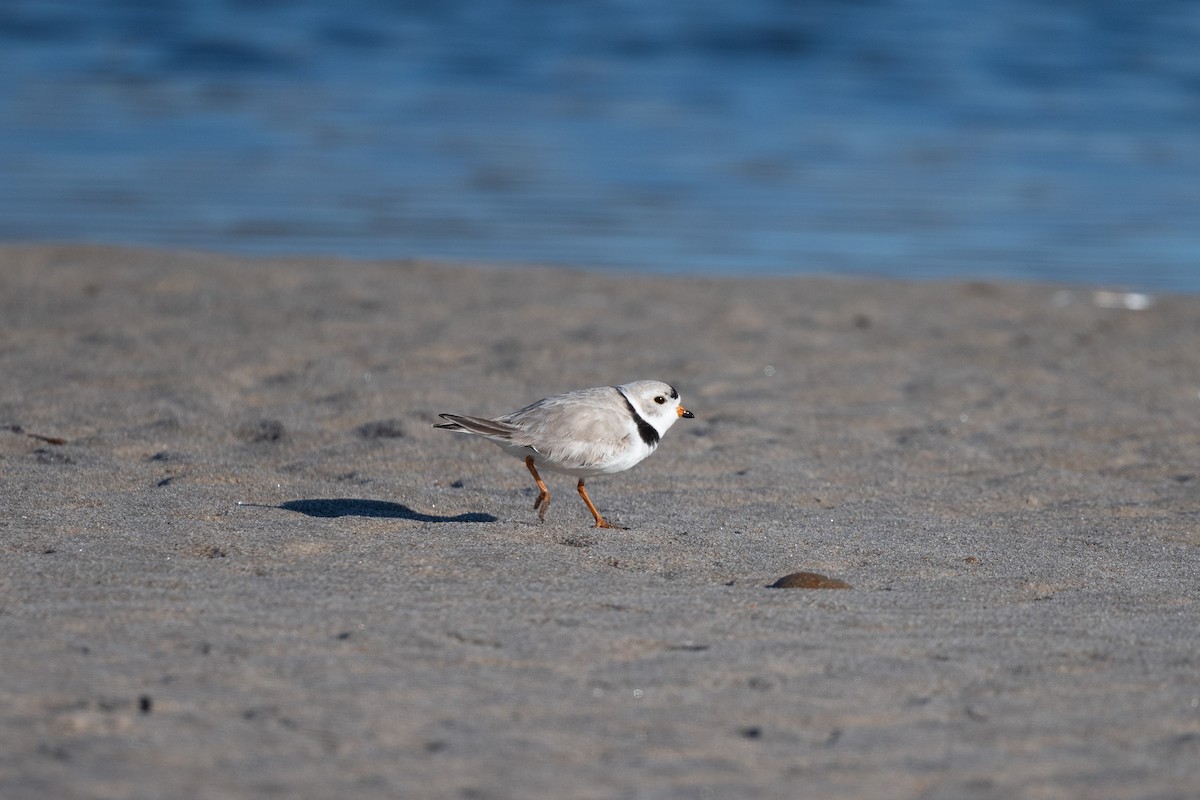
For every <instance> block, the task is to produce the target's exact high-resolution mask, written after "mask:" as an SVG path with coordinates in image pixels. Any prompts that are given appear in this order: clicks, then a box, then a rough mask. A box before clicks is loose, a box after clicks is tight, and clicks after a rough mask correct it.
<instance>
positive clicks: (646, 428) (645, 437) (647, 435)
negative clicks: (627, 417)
mask: <svg viewBox="0 0 1200 800" xmlns="http://www.w3.org/2000/svg"><path fill="white" fill-rule="evenodd" d="M617 393H618V394H620V395H621V398H622V399H624V401H625V407H626V408H628V409H629V413H630V414H632V415H633V421H634V422H635V423H637V429H638V436H641V437H642V441H643V442H645V443H646V444H647V446H649V447H657V446H658V440H659V438H660V437H659V435H658V431H657V430H655V429H654V426H653V425H651V424H650V423H649V422H646V420H644V419H642V415H641V414H639V413H638V412H637V409H636V408H634V407H633V403H631V402H629V398H628V397H625V393H624V392H622V391H621V390H620V389H618V390H617Z"/></svg>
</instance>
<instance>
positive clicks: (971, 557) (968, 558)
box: [963, 556, 979, 564]
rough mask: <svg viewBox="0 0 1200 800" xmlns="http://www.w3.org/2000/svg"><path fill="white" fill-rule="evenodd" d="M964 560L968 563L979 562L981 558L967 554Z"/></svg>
mask: <svg viewBox="0 0 1200 800" xmlns="http://www.w3.org/2000/svg"><path fill="white" fill-rule="evenodd" d="M963 562H964V563H967V564H978V563H979V559H978V558H976V557H975V556H967V557H966V558H964V559H963Z"/></svg>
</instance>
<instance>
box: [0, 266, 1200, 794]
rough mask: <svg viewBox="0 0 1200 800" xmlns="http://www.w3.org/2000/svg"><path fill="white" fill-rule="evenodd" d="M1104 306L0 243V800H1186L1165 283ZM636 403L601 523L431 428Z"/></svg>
mask: <svg viewBox="0 0 1200 800" xmlns="http://www.w3.org/2000/svg"><path fill="white" fill-rule="evenodd" d="M1110 288H1112V287H1100V286H1097V287H1088V286H1048V285H1035V284H1000V283H970V282H936V283H907V282H898V281H890V280H873V279H872V280H866V279H864V280H848V279H835V278H817V277H814V278H790V279H747V280H735V279H713V278H703V279H694V278H686V277H670V278H667V277H643V276H638V275H632V274H628V275H627V274H595V273H587V272H581V271H573V270H570V269H562V268H546V267H528V268H499V267H493V266H488V265H467V264H462V265H456V264H435V263H424V262H417V261H395V262H378V263H374V262H372V263H368V262H351V261H344V262H343V261H337V260H333V259H308V260H300V259H296V260H250V259H239V258H233V257H227V256H221V255H214V254H208V253H182V252H158V251H146V250H126V249H114V248H89V247H83V246H71V247H66V246H62V247H59V246H28V247H16V246H7V247H0V375H3V379H2V381H0V487H2V491H0V743H2V745H3V746H2V747H0V797H3V798H5V800H34V799H35V798H38V799H40V798H51V797H53V798H63V799H66V800H70V799H72V798H80V799H82V798H147V800H148V799H149V798H201V799H208V798H211V799H212V800H216V799H217V798H266V797H286V798H314V799H315V798H332V797H364V798H375V797H378V798H399V797H404V798H408V797H412V798H514V800H515V799H516V798H639V799H640V798H653V799H654V800H659V799H663V800H666V799H667V798H706V797H712V798H725V797H729V798H735V797H736V798H785V797H822V798H880V800H883V799H884V798H889V799H892V798H930V799H938V798H945V799H946V800H951V799H952V798H996V799H997V800H999V799H1000V798H1005V799H1009V798H1039V799H1041V798H1079V797H1088V798H1158V799H1159V800H1165V799H1167V798H1179V799H1180V800H1183V799H1184V798H1194V797H1196V796H1197V795H1198V794H1200V602H1198V586H1200V297H1179V296H1176V297H1172V296H1155V297H1153V298H1149V299H1148V302H1147V303H1146V304H1145V305H1146V307H1140V306H1141V305H1142V303H1140V302H1132V303H1129V302H1125V300H1124V299H1122V297H1121V296H1119V295H1109V294H1103V293H1100V294H1098V293H1097V290H1102V289H1110ZM1130 305H1132V306H1133V307H1132V308H1131V307H1127V306H1130ZM642 378H657V379H661V380H666V381H669V382H671V383H672V384H673V385H675V386H676V387H678V389H679V391H680V393H681V395H682V397H683V401H684V404H685V405H686V406H687V407H688V408H689V409H691V410H692V411H693V412H694V413H695V415H696V418H695V419H692V420H681V421H680V422H679V423H678V424H677V425H676V426H675V427H674V428H672V429H671V431H670V432H669V433H668V434H667V436H666V437H664V439H663V443H662V446H661V447H660V448H659V450H658V452H656V453H655V454H654V455H652V456H651V457H650V458H649V459H648V460H646V461H645V462H643V463H642V464H641V465H639V466H637V467H635V468H634V469H633V470H631V471H628V472H625V473H622V474H620V475H615V476H611V477H602V478H595V479H592V480H589V481H588V489H589V491H590V493H591V497H592V499H593V500H594V501H595V502H596V504H597V506H598V507H599V509H600V510H601V511H602V512H603V513H604V515H605V517H606V518H607V519H609V520H610V521H612V522H614V523H617V524H620V525H624V526H628V528H629V529H628V530H599V531H598V530H594V529H593V528H592V527H591V522H592V519H591V516H590V514H589V513H588V512H587V509H586V508H585V507H584V505H583V504H582V503H581V502H579V498H578V497H577V496H576V495H575V490H574V481H573V480H572V479H570V478H567V477H564V476H556V475H547V476H545V477H547V482H548V484H549V487H550V491H551V492H552V493H553V497H554V501H553V505H552V507H551V509H550V512H549V514H548V516H547V519H546V521H545V523H544V524H539V523H538V519H537V514H536V512H535V511H534V510H533V508H532V504H533V499H534V497H535V496H536V490H535V487H534V485H533V483H532V481H531V480H530V477H529V475H528V473H527V472H526V471H525V469H524V467H523V466H522V465H521V463H520V462H519V461H517V460H515V459H512V458H510V457H509V456H507V455H505V454H504V453H502V452H501V451H500V450H499V449H498V448H496V447H494V446H491V445H489V444H487V443H486V442H480V441H472V440H470V439H468V438H467V437H462V436H455V435H453V434H448V433H446V432H444V431H438V430H434V429H433V428H432V427H431V426H432V424H433V423H434V422H436V421H437V414H438V413H439V412H456V413H464V414H474V415H481V416H491V415H495V414H499V413H502V412H505V411H510V410H513V409H515V408H518V407H520V406H522V405H525V404H526V403H528V402H530V401H533V400H536V399H538V398H540V397H542V396H544V395H547V394H550V393H553V392H557V391H563V390H566V389H573V388H580V387H585V386H600V385H611V384H617V383H622V382H626V381H630V380H636V379H642ZM799 571H809V572H814V573H819V574H821V575H824V576H827V577H829V578H831V579H836V580H840V581H844V582H845V583H847V584H849V585H850V587H851V588H849V589H804V588H791V589H780V588H767V587H768V586H769V585H770V584H772V583H774V582H775V581H776V580H778V579H779V578H781V577H783V576H785V575H788V574H791V573H795V572H799Z"/></svg>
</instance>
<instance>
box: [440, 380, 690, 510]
mask: <svg viewBox="0 0 1200 800" xmlns="http://www.w3.org/2000/svg"><path fill="white" fill-rule="evenodd" d="M438 416H440V417H441V418H442V419H444V420H447V422H443V423H442V424H440V425H434V426H433V427H435V428H444V429H446V430H448V431H457V432H459V433H469V434H474V435H476V436H482V437H483V438H485V439H487V440H488V441H489V442H494V443H496V444H498V445H500V448H501V449H502V450H504V452H506V453H508V454H510V455H514V456H516V457H517V458H520V459H522V460H523V461H524V462H525V466H526V467H528V468H529V472H530V474H531V475H533V479H534V480H535V481H537V486H538V492H539V494H538V497H537V500H535V501H534V503H533V507H534V508H535V509H536V510H537V512H538V519H539V520H545V518H546V509H547V508H549V507H550V491H549V490H548V489H547V488H546V484H545V483H543V482H542V476H541V475H539V474H538V467H542V468H544V469H549V470H553V471H554V472H563V473H566V474H567V475H574V476H575V477H577V478H579V486H578V487H577V488H578V489H579V496H580V497H582V498H583V502H584V503H586V504H587V507H588V511H591V512H592V516H593V517H595V518H596V527H597V528H617V527H620V526H618V525H612V524H611V523H608V522H605V521H604V517H602V516H600V512H599V511H597V510H596V506H594V505H593V504H592V500H591V498H590V497H588V493H587V489H585V488H583V480H584V478H590V477H592V476H593V475H608V474H610V473H613V472H622V471H624V470H627V469H629V468H630V467H632V466H633V465H634V464H636V463H638V462H639V461H641V460H642V459H643V458H645V457H646V456H648V455H650V454H651V453H653V452H654V449H655V448H656V447H658V442H659V440H660V439H661V438H662V436H663V434H664V433H666V432H667V429H668V428H670V427H671V426H672V425H674V424H675V420H677V419H679V418H680V417H686V418H688V419H691V418H692V417H693V416H694V415H693V414H692V412H690V411H688V410H687V409H686V408H684V407H683V406H682V405H680V402H679V392H677V391H675V389H674V387H672V386H671V385H670V384H666V383H663V382H662V381H634V382H633V383H626V384H622V385H621V386H598V387H596V388H595V389H577V390H576V391H573V392H565V393H563V394H553V395H550V396H549V397H545V398H542V399H541V400H538V401H537V402H536V403H532V404H531V405H527V406H525V407H524V408H522V409H521V410H520V411H514V412H512V413H511V414H504V415H503V416H499V417H495V418H493V419H483V418H481V417H464V416H460V415H458V414H439V415H438Z"/></svg>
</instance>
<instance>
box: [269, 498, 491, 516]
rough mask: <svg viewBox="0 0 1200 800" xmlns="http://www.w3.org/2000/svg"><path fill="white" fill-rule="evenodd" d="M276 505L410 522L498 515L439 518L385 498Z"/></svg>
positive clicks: (308, 513)
mask: <svg viewBox="0 0 1200 800" xmlns="http://www.w3.org/2000/svg"><path fill="white" fill-rule="evenodd" d="M276 508H282V509H283V510H284V511H295V512H296V513H298V514H304V515H306V516H309V517H381V518H385V519H407V520H411V521H412V522H495V521H496V520H497V519H498V517H493V516H492V515H491V514H483V513H479V512H471V513H467V514H457V515H455V516H453V517H443V516H439V515H437V514H423V513H421V512H420V511H413V510H412V509H411V508H409V507H408V506H406V505H404V504H403V503H389V502H387V501H385V500H361V499H357V498H348V497H337V498H314V499H312V500H288V501H287V502H286V503H280V504H279V505H278V506H276Z"/></svg>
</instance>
